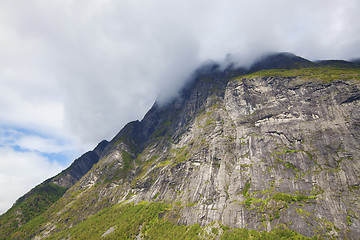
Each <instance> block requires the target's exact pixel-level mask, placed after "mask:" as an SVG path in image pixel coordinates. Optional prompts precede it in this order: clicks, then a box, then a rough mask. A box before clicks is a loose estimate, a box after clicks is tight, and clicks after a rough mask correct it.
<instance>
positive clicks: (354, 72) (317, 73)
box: [236, 66, 360, 82]
mask: <svg viewBox="0 0 360 240" xmlns="http://www.w3.org/2000/svg"><path fill="white" fill-rule="evenodd" d="M245 77H246V78H252V77H299V78H301V79H304V80H320V81H324V82H331V81H334V80H350V79H357V81H358V80H359V79H360V68H359V67H353V66H349V67H344V66H343V67H337V66H321V67H309V68H294V69H271V70H262V71H258V72H255V73H251V74H247V75H243V76H240V77H237V78H236V79H242V78H245Z"/></svg>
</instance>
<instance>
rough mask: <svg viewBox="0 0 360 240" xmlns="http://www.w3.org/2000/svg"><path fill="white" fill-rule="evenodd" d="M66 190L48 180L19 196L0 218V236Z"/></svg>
mask: <svg viewBox="0 0 360 240" xmlns="http://www.w3.org/2000/svg"><path fill="white" fill-rule="evenodd" d="M66 190H67V189H66V188H64V187H61V186H58V185H56V184H54V183H52V182H50V181H49V180H48V181H45V182H43V183H42V184H40V185H38V186H36V187H35V188H33V189H32V190H31V191H30V192H29V193H28V194H26V195H24V196H23V197H21V198H19V200H18V201H17V202H16V203H15V204H14V206H13V207H12V208H11V209H10V210H9V211H8V212H6V213H5V214H4V215H2V216H1V218H0V226H1V228H0V238H2V237H5V236H8V235H9V234H11V232H13V231H14V230H15V229H16V228H18V227H19V226H21V225H23V224H25V223H27V222H29V221H30V220H32V219H34V218H35V217H37V216H39V215H40V214H42V213H43V212H45V211H46V209H48V207H49V206H51V205H52V204H53V203H54V202H56V201H57V200H58V199H59V198H60V197H61V196H62V195H64V193H65V192H66Z"/></svg>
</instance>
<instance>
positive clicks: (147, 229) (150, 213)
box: [48, 202, 310, 239]
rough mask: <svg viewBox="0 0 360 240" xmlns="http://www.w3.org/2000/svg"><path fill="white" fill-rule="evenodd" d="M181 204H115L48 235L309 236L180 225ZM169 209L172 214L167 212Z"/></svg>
mask: <svg viewBox="0 0 360 240" xmlns="http://www.w3.org/2000/svg"><path fill="white" fill-rule="evenodd" d="M180 207H181V206H180V205H178V204H175V205H171V204H165V203H159V202H152V203H148V202H141V203H139V204H137V205H133V204H131V203H130V204H120V205H114V206H112V207H109V208H106V209H104V210H102V211H101V212H100V213H98V214H96V215H94V216H92V217H90V218H88V219H87V220H85V221H83V222H81V223H79V224H78V225H76V226H75V227H73V228H69V229H67V230H65V231H62V232H59V233H57V234H55V235H53V236H51V237H49V238H48V239H62V238H66V237H68V236H71V237H72V238H73V239H100V238H101V236H102V235H103V234H104V233H105V232H106V231H107V230H108V229H110V228H111V227H113V229H114V230H113V231H112V232H111V233H109V234H108V235H106V236H104V239H133V238H135V237H136V236H138V235H139V234H141V236H142V237H143V238H144V239H203V238H210V239H213V238H218V237H220V238H221V239H282V238H284V239H289V238H291V239H310V238H306V237H304V236H302V235H300V234H297V233H296V232H294V231H290V230H287V229H283V228H278V229H275V230H273V231H271V232H258V231H256V230H246V229H231V228H229V227H226V226H222V225H220V224H217V223H215V222H214V223H211V224H209V225H208V226H206V227H204V228H201V227H200V226H199V225H198V224H194V225H190V226H184V225H180V226H178V225H176V224H174V223H173V221H172V219H174V213H176V210H177V209H178V208H180ZM170 212H172V214H167V213H170ZM175 218H176V216H175ZM69 234H70V235H69Z"/></svg>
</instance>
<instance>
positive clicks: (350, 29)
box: [0, 0, 360, 213]
mask: <svg viewBox="0 0 360 240" xmlns="http://www.w3.org/2000/svg"><path fill="white" fill-rule="evenodd" d="M359 12H360V1H358V0H342V1H338V0H301V1H300V0H294V1H288V0H254V1H245V0H224V1H218V0H183V1H169V0H152V1H143V0H141V1H140V0H133V1H127V0H102V1H99V0H86V1H81V0H80V1H79V0H53V1H45V0H44V1H40V0H26V1H22V0H12V1H6V0H0V113H1V114H0V213H1V212H4V211H6V209H8V208H9V207H10V206H11V205H12V204H13V203H14V202H15V200H16V199H17V198H18V197H20V196H22V195H23V194H24V193H26V192H27V191H28V190H30V189H31V188H32V187H34V186H35V185H36V184H38V183H40V182H42V181H43V180H45V179H46V178H48V177H51V176H53V175H55V174H56V173H58V172H59V171H61V170H62V169H63V168H64V167H66V166H68V165H69V164H70V163H71V162H72V161H73V160H74V159H75V158H77V157H79V156H80V155H81V154H82V153H84V152H85V151H88V150H91V149H93V148H94V147H95V146H96V144H97V143H98V142H100V141H101V140H103V139H107V140H110V139H111V138H112V137H113V136H115V135H116V133H117V132H118V131H119V130H120V129H121V128H122V127H123V126H124V125H125V124H126V123H127V122H129V121H132V120H136V119H141V118H142V117H143V116H144V114H145V113H146V111H147V110H148V109H149V108H150V107H151V105H152V104H153V103H154V101H155V99H159V100H161V101H166V100H167V99H169V98H171V97H173V96H176V94H177V92H178V90H179V89H180V88H181V86H183V85H184V83H185V82H186V80H187V79H188V77H189V75H190V74H191V72H192V71H193V70H194V69H195V68H196V67H197V66H199V64H201V63H202V62H204V61H206V60H209V59H213V60H215V61H223V60H224V59H225V57H226V55H227V54H228V53H231V54H232V59H233V61H235V63H236V64H239V65H248V64H250V63H251V62H252V61H254V59H256V58H257V57H259V56H261V55H262V54H264V53H267V52H293V53H295V54H297V55H299V56H302V57H304V58H307V59H310V60H318V59H351V58H359V57H360V19H359V18H360V15H359Z"/></svg>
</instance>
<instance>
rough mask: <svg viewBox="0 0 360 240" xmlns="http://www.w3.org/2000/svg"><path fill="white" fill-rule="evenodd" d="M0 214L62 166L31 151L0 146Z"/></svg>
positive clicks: (58, 170) (57, 171)
mask: <svg viewBox="0 0 360 240" xmlns="http://www.w3.org/2000/svg"><path fill="white" fill-rule="evenodd" d="M0 156H1V157H0V166H1V168H0V191H1V192H0V196H1V198H0V214H1V213H3V212H5V211H6V210H7V209H8V208H10V207H11V206H12V205H13V203H14V202H15V201H16V200H17V199H18V198H19V197H21V196H22V195H24V194H25V193H26V192H28V191H29V190H30V189H32V188H33V187H34V186H35V185H37V184H39V183H41V182H43V181H44V180H45V179H47V178H49V177H51V176H54V175H55V174H57V173H59V172H60V171H61V170H62V169H63V168H64V166H63V165H60V164H59V163H57V162H56V161H54V162H49V160H48V159H46V158H45V157H43V156H41V155H40V154H36V153H33V152H17V151H14V150H13V149H12V148H8V147H0Z"/></svg>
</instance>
